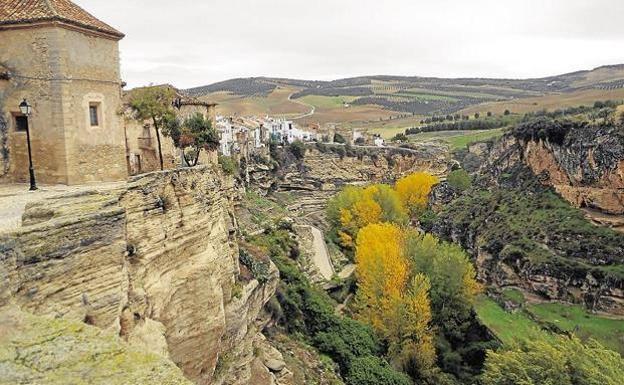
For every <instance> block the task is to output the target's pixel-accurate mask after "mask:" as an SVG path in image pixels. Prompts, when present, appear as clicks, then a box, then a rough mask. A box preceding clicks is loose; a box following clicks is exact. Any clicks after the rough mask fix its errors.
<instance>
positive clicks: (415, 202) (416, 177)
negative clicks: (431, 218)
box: [395, 172, 440, 217]
mask: <svg viewBox="0 0 624 385" xmlns="http://www.w3.org/2000/svg"><path fill="white" fill-rule="evenodd" d="M439 182H440V181H439V179H438V178H437V177H436V176H434V175H431V174H429V173H427V172H416V173H413V174H411V175H408V176H406V177H404V178H401V179H399V180H398V181H397V182H396V184H395V190H396V192H397V193H398V194H399V198H401V201H402V202H403V206H404V207H405V208H406V209H407V210H408V212H409V214H410V215H411V216H412V217H414V216H417V215H419V214H420V213H422V212H423V211H424V210H425V208H426V207H427V201H428V199H429V194H431V189H432V188H433V186H435V185H436V184H438V183H439Z"/></svg>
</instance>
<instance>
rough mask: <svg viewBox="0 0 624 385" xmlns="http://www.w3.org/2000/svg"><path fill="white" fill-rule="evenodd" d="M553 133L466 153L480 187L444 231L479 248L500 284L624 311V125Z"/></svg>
mask: <svg viewBox="0 0 624 385" xmlns="http://www.w3.org/2000/svg"><path fill="white" fill-rule="evenodd" d="M532 124H534V123H532ZM546 127H547V128H544V127H541V126H537V127H535V126H531V125H530V124H527V125H524V126H522V125H520V126H518V127H517V128H515V129H514V130H512V132H510V133H508V134H506V135H504V136H503V137H502V138H501V139H499V140H494V141H489V142H484V143H475V144H472V145H470V146H469V147H468V149H467V151H464V152H463V153H460V154H459V156H458V158H459V160H460V162H461V163H462V165H463V166H464V167H465V168H466V169H467V170H469V171H471V172H472V173H473V175H474V176H475V181H476V182H475V184H476V186H474V187H473V188H472V189H471V190H469V191H468V192H466V193H465V194H464V195H463V196H462V197H460V198H459V199H455V200H453V199H448V200H447V201H448V202H446V203H448V205H449V206H448V209H446V210H444V209H443V210H442V212H441V215H440V217H439V218H438V221H437V223H436V225H435V228H434V230H435V232H436V233H438V234H439V235H441V236H443V237H444V238H448V239H452V240H454V241H456V242H458V243H460V244H462V245H463V246H464V247H465V248H466V249H467V250H469V251H470V252H471V253H472V255H473V257H474V258H475V261H476V264H477V267H478V270H479V275H480V277H481V279H482V280H483V281H485V282H487V283H488V284H490V285H493V286H494V287H498V288H504V287H520V288H523V289H525V290H526V291H527V292H530V293H534V294H538V295H539V296H541V297H542V298H544V299H546V300H562V301H569V302H575V303H583V304H585V305H586V306H587V307H588V308H590V309H593V310H596V311H606V312H609V313H615V314H624V280H623V277H622V274H621V266H622V263H624V238H623V237H622V235H621V234H619V233H618V232H616V231H620V232H621V230H622V229H621V225H622V213H623V212H624V206H623V204H622V202H623V201H622V197H623V195H622V194H623V191H624V189H623V188H622V187H624V185H623V184H622V180H623V179H622V177H623V175H624V174H623V172H624V169H623V168H622V166H623V164H624V163H623V162H624V151H623V149H624V136H623V135H622V128H621V127H620V126H617V125H613V124H612V125H607V124H600V125H588V124H579V125H578V126H574V127H570V128H567V129H563V130H560V131H557V132H555V131H548V130H549V129H551V130H552V127H554V125H552V124H551V125H547V126H546ZM590 223H593V225H592V224H590ZM611 229H613V230H611Z"/></svg>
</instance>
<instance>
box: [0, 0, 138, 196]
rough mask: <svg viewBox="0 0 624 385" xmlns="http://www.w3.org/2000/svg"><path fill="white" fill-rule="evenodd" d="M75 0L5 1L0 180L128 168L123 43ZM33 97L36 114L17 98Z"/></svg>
mask: <svg viewBox="0 0 624 385" xmlns="http://www.w3.org/2000/svg"><path fill="white" fill-rule="evenodd" d="M123 37H124V35H123V34H122V33H121V32H119V31H117V30H116V29H114V28H113V27H111V26H109V25H107V24H105V23H103V22H102V21H100V20H98V19H96V18H95V17H94V16H92V15H90V14H89V13H87V12H86V11H84V10H83V9H82V8H80V7H78V6H77V5H75V4H73V3H72V2H71V1H69V0H2V1H1V2H0V162H1V163H0V181H2V182H24V181H26V180H27V178H28V157H27V150H26V149H27V142H26V133H25V131H26V128H27V127H28V129H29V131H30V136H31V143H32V159H33V164H34V168H35V172H36V176H37V181H39V182H42V183H62V184H79V183H85V182H93V181H112V180H122V179H125V178H126V177H127V175H128V171H127V165H126V148H125V137H124V127H123V124H122V123H123V121H122V119H120V116H119V111H120V109H121V80H120V70H119V48H118V42H119V40H121V39H122V38H123ZM23 99H27V100H28V102H29V103H30V104H31V105H32V108H33V112H32V114H31V115H30V116H28V117H25V116H22V115H21V114H20V112H19V107H18V106H19V104H20V102H21V101H22V100H23Z"/></svg>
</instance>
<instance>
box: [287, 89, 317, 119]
mask: <svg viewBox="0 0 624 385" xmlns="http://www.w3.org/2000/svg"><path fill="white" fill-rule="evenodd" d="M292 96H293V94H290V95H288V101H289V102H293V103H297V104H301V105H302V106H306V107H310V108H311V110H310V112H308V113H305V114H303V115H299V116H296V117H294V118H292V120H299V119H303V118H307V117H308V116H312V115H314V113H315V112H316V106H313V105H311V104H308V103H304V102H301V101H299V100H297V99H292Z"/></svg>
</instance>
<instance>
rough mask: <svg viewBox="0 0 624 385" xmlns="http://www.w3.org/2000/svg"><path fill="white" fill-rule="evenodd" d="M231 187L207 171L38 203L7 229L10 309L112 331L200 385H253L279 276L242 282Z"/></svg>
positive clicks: (4, 285) (3, 273) (4, 259)
mask: <svg viewBox="0 0 624 385" xmlns="http://www.w3.org/2000/svg"><path fill="white" fill-rule="evenodd" d="M232 191H233V187H232V185H231V183H228V182H227V181H226V180H225V179H224V178H223V176H222V175H221V173H220V172H218V171H215V170H213V169H210V168H206V167H203V168H202V167H199V168H193V169H184V170H172V171H165V172H156V173H150V174H145V175H142V176H138V177H135V178H133V179H131V180H130V181H129V182H128V183H127V184H123V185H121V186H118V187H111V188H110V189H104V190H102V189H100V190H98V191H96V190H94V191H82V192H80V193H76V194H66V195H62V196H58V197H54V198H48V199H45V200H42V201H38V202H35V203H32V204H29V205H28V206H27V207H26V210H25V213H24V216H23V225H22V226H21V227H20V228H18V229H16V230H14V231H11V232H9V233H3V234H0V262H1V263H0V278H1V280H0V282H1V283H0V285H1V286H0V306H16V307H17V308H19V309H21V311H24V312H27V313H32V314H35V315H36V316H46V317H55V318H61V319H64V320H67V321H68V322H83V323H86V324H89V325H93V326H96V327H98V328H101V329H105V330H107V331H109V332H112V333H114V334H117V335H119V336H120V337H121V338H122V339H124V340H125V341H127V343H128V344H129V345H130V346H131V347H133V348H140V349H142V350H143V351H146V352H151V353H155V354H158V355H160V356H162V357H165V358H169V359H171V360H172V361H173V362H174V363H175V364H176V365H177V366H178V367H179V368H180V369H182V371H183V373H184V375H185V376H186V377H187V378H189V379H191V380H192V381H194V382H195V383H197V384H212V383H215V384H220V383H241V384H243V383H248V382H249V378H250V376H251V362H252V359H253V352H252V350H253V348H252V343H253V341H254V339H256V338H257V336H258V333H259V330H260V329H261V328H262V322H263V321H262V319H259V316H260V312H261V309H262V307H263V305H264V304H265V303H266V302H267V301H268V300H269V299H270V298H271V297H272V296H273V294H274V291H275V287H276V284H277V281H278V273H277V269H276V268H275V267H274V266H272V265H271V269H270V274H269V276H270V279H268V281H267V282H266V283H264V284H260V283H259V282H258V281H257V280H254V279H242V278H241V277H240V269H239V263H238V247H237V243H236V237H235V235H236V231H237V229H236V224H235V220H234V219H233V217H232V214H231V212H230V204H229V202H228V197H231V196H233V195H234V194H232ZM225 358H227V360H225ZM226 361H227V362H226Z"/></svg>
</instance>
